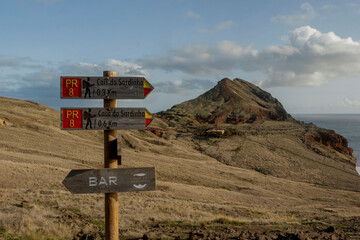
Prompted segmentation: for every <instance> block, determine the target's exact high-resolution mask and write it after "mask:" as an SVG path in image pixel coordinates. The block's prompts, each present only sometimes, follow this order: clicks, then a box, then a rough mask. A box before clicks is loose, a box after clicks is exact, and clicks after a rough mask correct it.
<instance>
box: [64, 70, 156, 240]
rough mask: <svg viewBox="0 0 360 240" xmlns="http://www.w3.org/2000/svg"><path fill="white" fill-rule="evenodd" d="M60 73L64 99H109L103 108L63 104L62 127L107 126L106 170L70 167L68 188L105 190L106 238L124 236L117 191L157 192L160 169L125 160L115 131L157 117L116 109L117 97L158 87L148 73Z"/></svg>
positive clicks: (137, 94) (131, 96) (138, 110)
mask: <svg viewBox="0 0 360 240" xmlns="http://www.w3.org/2000/svg"><path fill="white" fill-rule="evenodd" d="M103 74H104V76H103V77H86V76H85V77H82V76H64V77H60V98H67V99H74V98H75V99H77V98H79V99H81V98H86V99H104V108H77V107H76V108H75V107H74V108H62V109H61V129H63V130H104V167H105V169H78V170H71V171H70V173H69V174H68V175H67V177H66V178H65V179H64V181H63V184H64V185H65V187H66V188H67V189H68V190H69V191H70V192H72V193H74V194H79V193H105V238H106V240H118V239H119V229H118V228H119V212H118V211H119V202H118V192H131V191H151V190H155V168H117V167H118V164H119V165H120V164H121V156H119V152H120V149H118V148H119V147H118V140H117V130H116V129H144V128H146V126H148V125H149V124H150V123H151V121H152V120H153V117H152V115H151V114H150V113H149V112H148V111H147V110H146V109H145V108H117V100H116V99H144V98H145V97H146V96H147V95H148V94H149V93H150V92H151V91H152V90H153V89H154V87H153V86H152V85H151V84H150V83H149V82H148V81H147V80H146V79H145V78H143V77H116V72H115V71H104V72H103Z"/></svg>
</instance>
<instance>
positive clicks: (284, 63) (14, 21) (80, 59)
mask: <svg viewBox="0 0 360 240" xmlns="http://www.w3.org/2000/svg"><path fill="white" fill-rule="evenodd" d="M0 23H1V25H0V26H1V27H0V96H5V97H11V98H18V99H23V100H31V101H35V102H39V103H42V104H45V105H47V106H49V107H52V108H55V109H60V107H69V106H76V107H87V106H93V107H98V106H101V105H102V101H101V100H68V99H60V89H59V85H60V76H84V75H85V76H102V73H103V71H105V70H115V71H117V73H118V76H145V77H146V79H147V80H148V81H149V82H150V83H151V84H152V85H153V86H154V87H155V89H154V91H153V92H152V93H151V94H150V95H149V96H148V97H147V98H146V99H145V100H121V101H120V100H119V101H118V105H119V106H122V107H146V108H147V109H148V110H149V111H150V112H158V111H162V110H166V109H169V108H171V107H172V106H173V105H175V104H178V103H181V102H183V101H186V100H190V99H193V98H195V97H197V96H198V95H200V94H202V93H204V92H205V91H207V90H209V89H210V88H212V87H213V86H215V85H216V83H217V82H218V81H220V80H221V79H222V78H225V77H227V78H230V79H233V78H241V79H244V80H247V81H249V82H251V83H254V84H255V85H257V86H259V87H261V88H262V89H264V90H266V91H268V92H270V93H271V94H272V95H273V96H274V97H276V98H277V99H278V100H279V101H280V102H281V103H282V104H283V106H284V107H285V109H286V110H287V111H288V112H289V113H291V114H299V113H360V112H359V108H360V94H358V93H359V89H360V81H359V80H360V79H359V78H360V28H359V23H360V3H359V2H358V1H330V0H329V1H325V0H323V1H297V0H294V1H288V0H277V1H267V0H263V1H260V0H254V1H250V0H249V1H235V0H227V1H215V0H153V1H147V0H138V1H118V0H106V1H100V0H76V1H71V0H1V1H0Z"/></svg>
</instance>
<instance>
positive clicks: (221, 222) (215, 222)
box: [201, 218, 247, 226]
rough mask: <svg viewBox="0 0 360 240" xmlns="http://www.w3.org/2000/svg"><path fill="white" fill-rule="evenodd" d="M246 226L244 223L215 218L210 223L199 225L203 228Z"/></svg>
mask: <svg viewBox="0 0 360 240" xmlns="http://www.w3.org/2000/svg"><path fill="white" fill-rule="evenodd" d="M246 224H247V223H246V222H240V221H237V220H232V219H229V218H217V219H215V220H212V221H206V222H202V223H201V225H203V226H207V225H226V226H243V225H246Z"/></svg>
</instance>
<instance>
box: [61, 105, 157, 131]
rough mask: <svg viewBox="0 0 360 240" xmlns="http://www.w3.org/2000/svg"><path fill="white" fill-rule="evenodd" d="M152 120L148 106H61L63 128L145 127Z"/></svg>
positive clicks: (111, 128) (108, 128) (114, 128)
mask: <svg viewBox="0 0 360 240" xmlns="http://www.w3.org/2000/svg"><path fill="white" fill-rule="evenodd" d="M152 120H153V117H152V115H151V114H150V113H149V112H148V111H147V110H146V108H61V129H63V130H117V129H145V128H146V127H147V126H148V125H149V124H150V123H151V121H152Z"/></svg>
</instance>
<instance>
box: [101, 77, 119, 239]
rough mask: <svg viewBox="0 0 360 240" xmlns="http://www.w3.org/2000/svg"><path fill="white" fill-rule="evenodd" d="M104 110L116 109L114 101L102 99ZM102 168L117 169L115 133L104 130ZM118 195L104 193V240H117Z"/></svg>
mask: <svg viewBox="0 0 360 240" xmlns="http://www.w3.org/2000/svg"><path fill="white" fill-rule="evenodd" d="M116 74H117V73H116V72H115V71H104V72H103V76H104V77H116ZM104 107H105V108H116V107H117V100H116V99H104ZM104 167H105V168H117V167H118V159H117V131H116V130H111V129H109V130H104ZM118 228H119V201H118V193H117V192H115V193H105V239H106V240H119V229H118Z"/></svg>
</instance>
